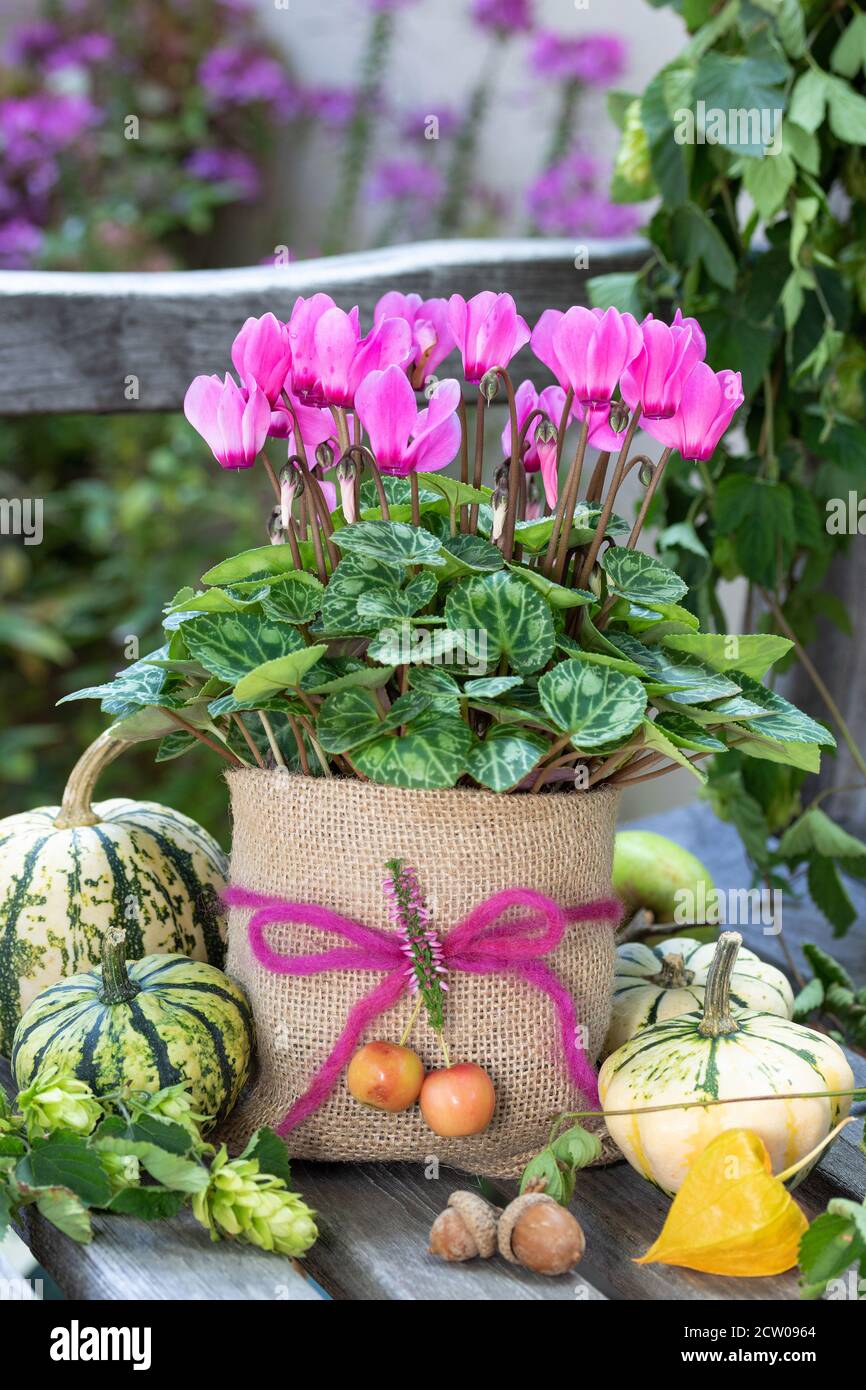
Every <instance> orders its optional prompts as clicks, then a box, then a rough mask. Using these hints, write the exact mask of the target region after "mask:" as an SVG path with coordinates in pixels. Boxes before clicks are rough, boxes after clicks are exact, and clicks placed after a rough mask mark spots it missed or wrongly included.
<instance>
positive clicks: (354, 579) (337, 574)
mask: <svg viewBox="0 0 866 1390" xmlns="http://www.w3.org/2000/svg"><path fill="white" fill-rule="evenodd" d="M404 574H405V571H404V570H403V569H402V568H400V567H399V566H398V567H397V568H394V567H393V566H391V565H386V564H383V563H382V561H381V560H373V559H371V558H370V557H369V556H368V555H347V556H346V558H345V559H344V560H341V561H340V563H339V565H338V566H337V568H336V569H335V570H334V573H333V574H332V575H331V578H330V581H329V583H328V586H327V588H326V589H325V595H324V598H323V599H322V630H323V631H324V632H327V633H333V634H346V635H349V636H354V635H363V634H365V633H370V632H375V631H376V629H377V628H378V627H379V626H380V622H379V620H378V619H377V618H362V617H361V616H360V614H359V613H358V600H359V598H361V596H362V595H365V596H370V595H372V594H383V595H387V594H390V593H391V592H392V591H393V590H394V589H395V588H398V587H399V585H400V584H401V582H402V580H403V577H404Z"/></svg>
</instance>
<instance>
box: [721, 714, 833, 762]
mask: <svg viewBox="0 0 866 1390" xmlns="http://www.w3.org/2000/svg"><path fill="white" fill-rule="evenodd" d="M764 723H765V721H764V720H761V721H760V723H758V722H756V723H755V724H753V725H752V729H753V730H754V732H753V733H749V732H748V731H747V730H746V727H745V726H744V725H743V726H740V725H739V724H735V725H734V726H733V727H732V729H731V746H732V747H735V748H736V750H737V752H738V753H744V754H745V755H746V757H747V758H758V759H761V760H763V761H764V762H768V763H782V764H784V766H786V767H797V768H799V769H800V771H801V772H820V770H821V749H820V748H819V746H818V744H817V743H798V742H795V741H793V740H791V739H786V740H785V741H784V742H782V741H781V740H780V739H775V738H765V737H763V735H762V734H759V733H758V732H757V731H758V729H759V728H763V725H764Z"/></svg>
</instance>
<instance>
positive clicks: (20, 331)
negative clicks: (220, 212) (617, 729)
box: [0, 238, 646, 415]
mask: <svg viewBox="0 0 866 1390" xmlns="http://www.w3.org/2000/svg"><path fill="white" fill-rule="evenodd" d="M645 255H646V247H645V245H644V244H643V243H641V242H639V241H620V242H604V241H589V242H585V243H582V244H580V245H578V244H577V243H576V242H574V241H571V240H547V239H528V238H527V239H524V240H512V241H486V240H477V241H432V242H421V243H416V244H415V245H411V246H399V247H387V248H385V249H383V250H379V251H367V252H361V253H358V254H354V255H349V256H335V257H331V258H329V259H327V260H313V261H299V262H297V263H294V264H288V265H285V266H272V265H269V266H253V267H249V268H244V269H239V270H207V271H176V272H168V273H164V274H162V273H159V274H141V273H130V274H110V273H109V274H101V275H100V274H79V273H72V272H70V273H66V272H46V271H32V272H31V271H5V272H0V414H3V415H38V414H59V413H63V412H73V411H74V412H80V413H84V414H96V413H121V412H136V411H157V410H178V409H179V408H180V406H181V404H182V402H183V397H184V392H185V391H186V388H187V386H188V384H189V382H190V380H191V379H192V377H193V376H195V375H196V374H197V373H199V372H207V373H210V372H223V371H226V370H228V369H229V368H230V366H231V364H230V361H229V348H230V345H231V342H232V339H233V338H234V335H235V333H236V332H237V330H238V328H239V327H240V325H241V323H242V322H243V321H244V319H245V318H247V317H248V316H249V315H251V314H253V315H259V314H263V313H265V312H266V311H267V310H269V309H270V310H272V311H273V312H274V313H276V314H278V315H280V316H282V317H284V318H286V317H288V315H289V313H290V311H291V307H292V304H293V303H294V301H295V298H296V297H297V296H298V295H305V296H308V295H311V294H315V293H316V292H317V291H325V292H326V293H328V294H331V295H333V297H334V298H335V299H336V301H337V302H338V303H339V304H340V305H342V306H343V307H344V308H350V307H351V306H352V305H353V304H358V305H359V306H360V309H361V314H362V321H363V322H365V323H369V322H370V318H371V314H372V310H373V306H374V304H375V303H376V300H377V299H378V298H379V297H380V296H381V295H382V294H384V293H385V291H386V290H388V289H400V290H403V291H404V292H409V291H415V292H416V293H418V294H420V295H422V296H423V297H424V298H425V299H426V298H429V297H432V296H436V295H450V294H455V293H457V294H463V295H465V296H466V297H469V296H470V295H473V294H476V293H477V292H478V291H479V290H482V289H492V290H496V291H505V290H507V291H508V292H510V293H511V294H513V295H514V298H515V300H516V301H517V305H518V309H519V310H520V312H521V313H522V314H523V315H524V317H525V318H526V319H527V320H528V321H529V322H530V323H534V322H535V321H536V320H537V318H538V316H539V315H540V314H541V312H542V310H544V309H546V308H559V309H567V308H568V307H569V306H570V305H572V304H581V303H585V302H586V281H587V278H588V276H589V275H603V274H607V273H609V272H611V271H625V270H628V269H632V268H634V267H635V266H637V265H639V264H640V262H641V261H642V260H643V258H644V257H645ZM584 267H586V268H584ZM523 366H524V364H523V363H521V367H523ZM529 366H530V360H529V358H528V356H527V362H526V364H525V367H526V369H527V370H528V368H529ZM536 369H537V364H536ZM443 374H447V371H446V372H444V373H443Z"/></svg>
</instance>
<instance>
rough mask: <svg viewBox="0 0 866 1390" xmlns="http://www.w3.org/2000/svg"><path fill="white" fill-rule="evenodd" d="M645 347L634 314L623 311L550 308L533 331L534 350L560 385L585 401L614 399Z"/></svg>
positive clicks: (603, 402) (600, 402) (598, 402)
mask: <svg viewBox="0 0 866 1390" xmlns="http://www.w3.org/2000/svg"><path fill="white" fill-rule="evenodd" d="M642 346H643V338H642V336H641V331H640V328H639V327H638V324H637V321H636V320H635V318H634V316H633V315H632V314H621V313H620V312H619V310H618V309H613V308H611V309H605V310H601V309H584V308H583V307H582V306H576V307H575V308H573V309H569V310H567V312H566V313H564V314H563V313H561V312H560V311H559V310H557V309H547V310H545V312H544V313H543V314H542V315H541V318H540V319H539V320H538V323H537V324H536V326H535V330H534V332H533V334H532V350H533V352H534V353H535V355H536V357H538V358H539V359H540V360H541V361H542V362H544V364H545V365H546V366H548V367H549V368H550V370H551V371H552V372H553V374H554V376H555V377H556V378H557V380H558V381H559V384H560V386H565V387H571V389H572V390H573V392H574V398H575V400H576V401H578V402H579V403H580V404H581V405H590V406H604V405H608V404H609V403H610V401H611V400H612V399H613V396H614V392H615V391H616V388H617V386H618V385H619V380H620V377H621V376H622V374H623V371H624V370H625V368H626V367H627V366H628V365H629V363H630V362H632V361H633V360H634V358H635V357H636V356H637V354H638V353H639V352H640V349H641V347H642Z"/></svg>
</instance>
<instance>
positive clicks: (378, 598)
mask: <svg viewBox="0 0 866 1390" xmlns="http://www.w3.org/2000/svg"><path fill="white" fill-rule="evenodd" d="M436 588H437V584H436V580H435V579H434V577H433V575H432V574H428V573H427V572H426V571H422V572H421V573H420V574H416V575H415V576H414V578H412V579H410V580H409V583H408V584H407V585H406V587H405V589H398V588H396V587H394V588H391V589H387V590H385V589H374V590H371V591H370V592H365V593H362V594H360V595H359V597H358V602H357V610H358V615H359V617H361V618H363V619H365V620H368V619H369V620H370V621H376V622H379V623H381V622H393V621H395V620H398V619H400V618H410V617H412V616H413V614H415V613H418V612H419V611H420V610H421V609H422V608H425V607H426V606H427V604H428V603H429V602H430V600H431V599H432V598H433V596H434V594H435V593H436Z"/></svg>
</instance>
